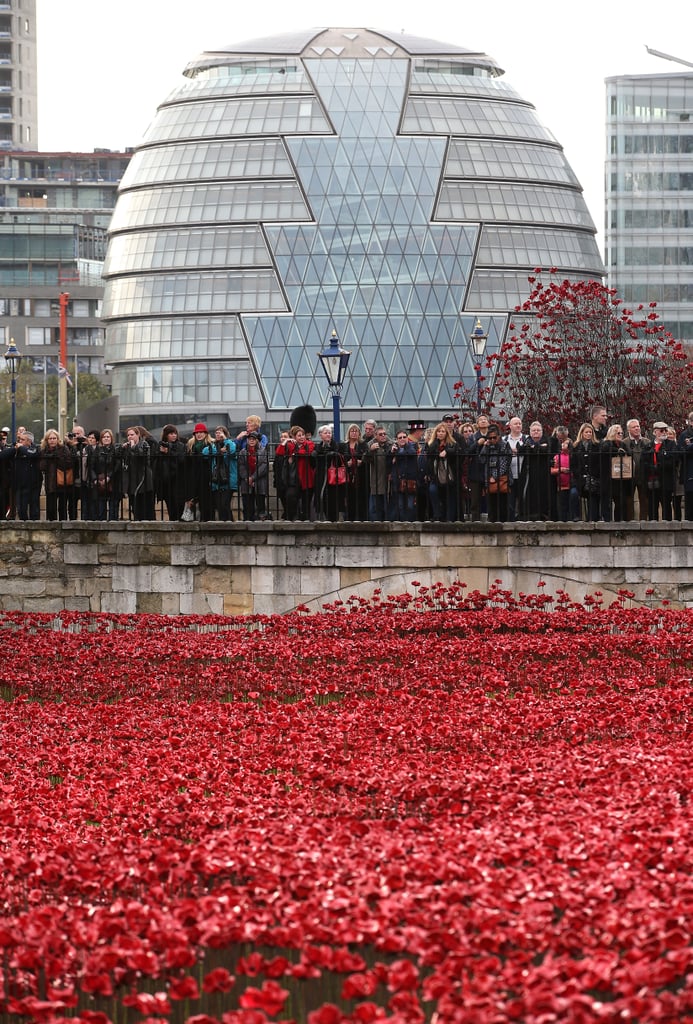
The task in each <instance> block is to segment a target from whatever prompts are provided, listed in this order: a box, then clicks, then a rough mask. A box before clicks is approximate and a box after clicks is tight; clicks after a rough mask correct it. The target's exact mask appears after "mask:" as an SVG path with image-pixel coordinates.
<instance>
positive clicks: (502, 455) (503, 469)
mask: <svg viewBox="0 0 693 1024" xmlns="http://www.w3.org/2000/svg"><path fill="white" fill-rule="evenodd" d="M512 457H513V453H512V449H511V447H510V445H509V444H508V442H507V441H505V440H504V439H503V438H499V439H498V443H497V444H490V443H489V442H488V441H487V442H486V444H485V445H484V447H483V448H482V449H481V452H480V453H479V463H480V464H481V465H482V466H483V469H484V483H485V484H486V485H488V482H489V479H490V478H491V477H493V479H494V480H500V478H501V477H502V476H507V477H509V476H510V463H511V461H512Z"/></svg>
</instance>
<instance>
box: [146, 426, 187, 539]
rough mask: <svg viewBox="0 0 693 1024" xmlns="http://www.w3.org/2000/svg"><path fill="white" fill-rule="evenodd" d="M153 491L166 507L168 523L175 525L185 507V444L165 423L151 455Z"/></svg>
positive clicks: (172, 428) (175, 431) (174, 430)
mask: <svg viewBox="0 0 693 1024" xmlns="http://www.w3.org/2000/svg"><path fill="white" fill-rule="evenodd" d="M153 463H154V467H153V468H154V490H155V491H156V496H157V498H158V500H159V501H162V502H163V503H164V505H165V506H166V512H167V513H168V518H169V522H171V523H177V522H178V520H179V519H180V517H181V516H182V514H183V508H184V506H185V475H184V474H185V443H184V442H183V441H181V439H180V437H179V436H178V430H177V429H176V427H174V425H173V424H172V423H167V424H166V426H165V427H164V428H163V430H162V431H161V440H160V441H159V443H158V445H157V446H156V451H155V453H154V454H153Z"/></svg>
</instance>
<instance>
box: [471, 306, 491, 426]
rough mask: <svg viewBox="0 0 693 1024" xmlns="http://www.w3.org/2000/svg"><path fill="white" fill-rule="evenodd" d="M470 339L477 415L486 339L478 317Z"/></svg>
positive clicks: (486, 335) (478, 412) (479, 408)
mask: <svg viewBox="0 0 693 1024" xmlns="http://www.w3.org/2000/svg"><path fill="white" fill-rule="evenodd" d="M470 341H471V343H472V348H473V349H474V359H475V363H474V372H475V373H476V414H477V416H478V415H479V414H480V413H481V360H482V359H483V358H484V352H485V351H486V342H487V341H488V334H484V328H483V327H482V326H481V320H479V319H477V321H476V324H475V325H474V330H473V331H472V333H471V337H470Z"/></svg>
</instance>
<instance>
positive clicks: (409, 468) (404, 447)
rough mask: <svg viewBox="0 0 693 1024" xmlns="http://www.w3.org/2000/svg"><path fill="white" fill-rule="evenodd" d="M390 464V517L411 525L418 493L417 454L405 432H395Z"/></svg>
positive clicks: (415, 447)
mask: <svg viewBox="0 0 693 1024" xmlns="http://www.w3.org/2000/svg"><path fill="white" fill-rule="evenodd" d="M390 463H391V467H392V468H391V470H390V494H391V499H390V506H391V508H390V517H391V519H392V520H394V521H396V522H401V523H413V522H415V521H416V499H417V495H418V493H419V452H418V450H417V446H416V444H415V443H414V442H413V441H410V440H409V437H408V435H407V432H406V430H398V431H397V436H396V438H395V443H394V444H393V446H392V449H391V454H390Z"/></svg>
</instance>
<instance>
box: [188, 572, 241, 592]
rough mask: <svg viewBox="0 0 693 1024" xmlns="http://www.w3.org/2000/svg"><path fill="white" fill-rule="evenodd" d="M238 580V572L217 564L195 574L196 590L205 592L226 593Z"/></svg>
mask: <svg viewBox="0 0 693 1024" xmlns="http://www.w3.org/2000/svg"><path fill="white" fill-rule="evenodd" d="M238 582H239V581H238V579H237V578H236V573H235V572H233V571H232V570H231V569H229V568H226V567H217V566H215V567H214V568H208V569H202V570H201V571H199V572H197V573H196V574H195V590H196V591H197V590H199V591H202V592H204V593H205V594H225V593H227V591H229V590H231V589H232V588H233V587H234V586H235V584H237V583H238Z"/></svg>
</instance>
